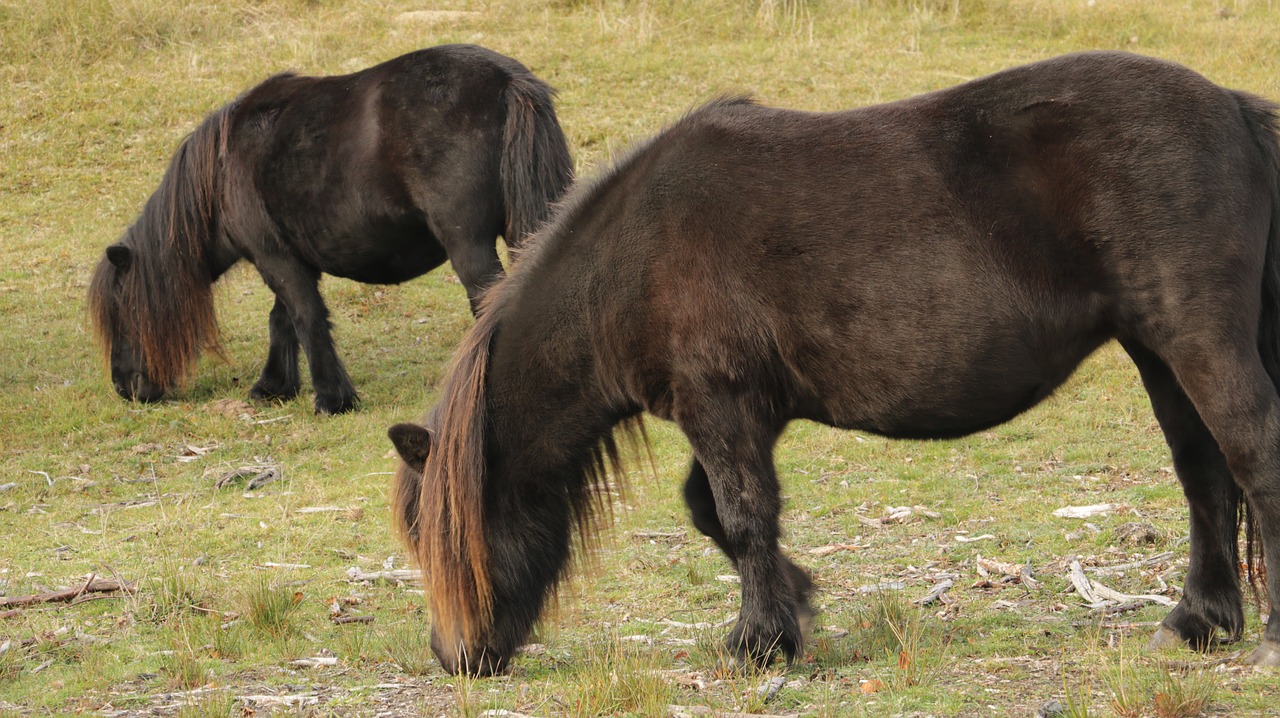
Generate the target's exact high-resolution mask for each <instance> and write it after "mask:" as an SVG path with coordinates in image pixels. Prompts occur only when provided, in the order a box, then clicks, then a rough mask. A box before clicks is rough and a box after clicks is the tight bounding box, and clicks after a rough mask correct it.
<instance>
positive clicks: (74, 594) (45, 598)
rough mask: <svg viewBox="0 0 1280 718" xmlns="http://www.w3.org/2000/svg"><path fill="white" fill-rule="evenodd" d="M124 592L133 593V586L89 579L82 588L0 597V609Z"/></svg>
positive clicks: (96, 578)
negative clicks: (88, 595)
mask: <svg viewBox="0 0 1280 718" xmlns="http://www.w3.org/2000/svg"><path fill="white" fill-rule="evenodd" d="M111 591H124V592H126V593H133V591H134V585H133V584H132V583H129V582H127V581H120V580H118V579H114V578H98V577H96V576H94V577H92V578H90V579H89V580H88V581H87V582H86V583H85V584H84V585H83V586H79V587H77V588H64V589H62V590H61V591H50V592H49V593H33V594H30V595H27V596H0V607H6V606H30V605H32V604H35V603H53V602H55V601H73V600H75V599H76V598H79V597H80V596H81V595H82V594H84V593H110V592H111Z"/></svg>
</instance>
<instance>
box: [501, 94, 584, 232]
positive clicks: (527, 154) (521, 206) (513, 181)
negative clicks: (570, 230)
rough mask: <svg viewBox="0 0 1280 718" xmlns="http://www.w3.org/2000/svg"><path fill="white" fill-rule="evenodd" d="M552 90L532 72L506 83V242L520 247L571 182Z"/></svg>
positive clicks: (569, 159) (570, 160) (570, 167)
mask: <svg viewBox="0 0 1280 718" xmlns="http://www.w3.org/2000/svg"><path fill="white" fill-rule="evenodd" d="M554 95H555V91H554V90H552V89H551V87H550V86H549V85H547V84H546V83H545V82H543V81H541V80H539V79H538V78H536V77H534V76H533V75H516V76H513V77H512V78H511V83H510V84H509V85H507V127H506V131H505V135H504V138H503V147H502V165H501V170H500V172H501V178H502V201H503V203H504V204H505V206H506V209H507V223H506V231H505V232H504V233H503V237H505V238H506V241H507V245H508V246H512V247H517V246H519V245H520V244H521V243H522V242H524V240H525V238H527V237H528V236H529V235H531V234H533V233H534V231H536V230H537V229H538V227H539V226H540V225H541V224H542V222H543V221H544V220H545V219H546V218H547V215H549V214H550V213H551V205H552V203H554V202H556V201H557V200H559V199H560V197H561V196H562V195H563V194H564V192H565V190H566V189H568V187H569V184H570V183H571V182H573V158H572V156H571V155H570V154H569V143H568V142H567V141H566V140H565V137H564V132H563V131H562V130H561V129H560V121H559V120H557V119H556V110H555V103H554V101H553V99H552V98H553V96H554Z"/></svg>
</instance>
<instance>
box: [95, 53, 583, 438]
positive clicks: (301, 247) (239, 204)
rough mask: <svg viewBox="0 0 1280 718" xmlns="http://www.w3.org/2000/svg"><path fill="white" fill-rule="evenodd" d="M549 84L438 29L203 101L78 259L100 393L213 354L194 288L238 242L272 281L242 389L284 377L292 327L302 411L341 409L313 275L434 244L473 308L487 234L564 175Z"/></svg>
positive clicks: (491, 241) (391, 271)
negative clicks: (104, 383)
mask: <svg viewBox="0 0 1280 718" xmlns="http://www.w3.org/2000/svg"><path fill="white" fill-rule="evenodd" d="M553 96H554V90H552V89H551V87H550V86H548V85H547V84H546V83H544V82H543V81H542V80H540V79H538V78H537V77H535V76H534V75H533V74H532V73H531V72H530V71H529V70H528V69H527V68H526V67H525V66H524V65H522V64H520V63H519V62H517V61H516V60H513V59H511V58H509V57H505V56H503V55H500V54H498V53H496V52H493V51H491V50H487V49H484V48H481V47H477V46H474V45H443V46H440V47H434V48H428V49H425V50H419V51H416V52H412V53H409V54H407V55H403V56H401V57H397V58H395V59H392V60H388V61H387V62H384V63H382V64H380V65H376V66H374V67H371V68H368V69H365V70H361V71H359V72H356V73H354V74H350V75H341V76H332V77H306V76H301V75H296V74H292V73H284V74H280V75H276V76H274V77H271V78H269V79H268V80H266V81H265V82H263V83H262V84H260V85H258V86H256V87H254V88H252V89H250V90H248V91H247V92H245V93H243V94H242V95H241V96H240V97H239V98H237V99H236V100H234V101H232V102H231V103H229V104H227V105H225V106H223V107H221V108H219V109H218V110H215V111H214V112H213V113H211V114H210V115H209V116H208V117H207V118H205V120H204V122H202V123H201V124H200V126H199V127H197V128H196V129H195V131H193V132H192V133H191V134H190V135H189V136H188V137H187V138H186V139H185V140H183V142H182V144H181V145H180V146H179V147H178V149H177V151H176V152H175V153H174V155H173V159H172V161H171V162H170V164H169V168H168V170H167V171H166V172H165V174H164V178H163V179H162V180H161V182H160V186H159V188H158V189H157V190H156V191H155V192H154V193H153V194H152V195H151V197H150V198H149V199H148V200H147V201H146V204H145V205H144V206H143V209H142V212H141V215H140V216H139V217H138V219H137V220H136V221H135V222H134V223H133V224H132V225H131V226H130V227H129V228H128V229H127V230H126V231H125V233H124V236H123V237H122V238H121V239H120V240H119V241H117V242H116V243H114V244H112V245H111V246H109V247H107V248H106V252H105V253H104V256H103V257H102V259H101V260H100V261H99V263H98V266H97V269H96V270H95V271H94V274H93V279H92V282H91V283H90V287H89V308H90V315H91V318H92V321H93V325H94V328H95V330H96V334H97V336H98V339H99V344H100V345H101V346H102V348H103V350H104V353H105V354H106V355H107V357H108V358H109V361H110V366H111V379H112V384H113V385H114V387H115V390H116V392H117V393H118V394H119V395H120V396H121V397H123V398H125V399H129V400H138V401H143V402H151V401H156V400H159V399H161V398H162V397H163V396H164V395H165V394H166V393H167V392H169V391H170V390H171V389H172V388H173V387H174V386H175V385H176V384H178V383H179V381H180V380H181V379H182V378H183V376H184V375H185V373H186V371H187V368H188V367H189V366H190V365H191V364H192V363H193V362H194V361H195V360H196V359H197V358H198V357H199V356H200V354H201V352H202V351H204V350H205V349H213V350H214V351H218V352H219V353H220V343H219V341H218V323H217V318H216V316H215V314H214V303H213V292H212V289H211V287H212V285H213V283H214V282H216V281H217V280H218V278H219V277H221V276H222V275H223V274H224V273H225V272H226V271H227V270H228V269H230V268H231V266H232V265H234V264H236V263H237V262H238V261H240V260H241V259H246V260H248V261H249V262H251V263H252V264H253V265H254V266H255V267H256V268H257V270H258V272H259V274H260V275H261V276H262V279H263V281H264V282H266V284H267V286H268V287H269V288H270V289H271V291H272V292H273V293H274V294H275V304H274V306H272V308H271V314H270V319H269V322H268V326H269V331H270V346H269V349H268V351H267V359H266V364H265V365H264V366H263V368H262V375H261V377H260V378H259V379H258V381H257V382H256V383H255V384H254V385H253V388H252V389H251V390H250V392H249V393H250V396H251V397H252V398H254V399H263V400H271V399H281V400H288V399H291V398H293V397H294V396H296V395H297V394H298V390H299V385H300V380H299V376H298V346H299V344H301V346H302V349H303V351H305V352H306V355H307V361H308V363H309V365H310V369H311V381H312V384H313V385H314V387H315V410H316V412H317V413H330V414H332V413H341V412H346V411H350V410H351V409H353V408H355V406H356V404H357V401H358V395H357V393H356V391H355V388H354V387H353V386H352V383H351V379H350V377H349V376H348V375H347V371H346V369H345V368H344V367H343V364H342V361H341V360H340V359H339V358H338V354H337V352H336V350H335V349H334V345H333V338H332V336H331V326H330V323H329V312H328V309H327V308H326V307H325V304H324V300H323V299H322V298H321V296H320V291H319V280H320V275H321V274H331V275H334V276H339V277H347V278H350V279H354V280H356V281H359V282H365V283H374V284H394V283H400V282H404V281H407V280H409V279H413V278H414V277H418V276H420V275H422V274H425V273H426V272H429V271H430V270H432V269H434V268H436V267H438V266H440V265H441V264H443V263H444V262H445V261H446V260H449V261H451V262H452V263H453V267H454V270H455V271H456V272H457V274H458V278H459V279H460V280H461V282H462V284H463V286H465V287H466V290H467V296H468V297H469V298H470V300H471V303H472V311H475V307H476V301H477V299H478V297H479V295H480V292H481V290H482V289H483V288H484V287H485V286H486V285H488V284H489V283H490V282H492V281H493V280H494V279H495V278H496V277H497V276H498V275H499V274H500V273H501V271H502V265H501V263H500V260H499V257H498V253H497V246H496V240H497V237H498V236H499V235H501V236H502V237H503V238H504V240H505V241H506V243H507V244H508V245H509V246H511V247H516V246H519V244H520V243H521V242H522V241H524V239H525V238H526V237H527V236H528V235H530V234H531V233H532V232H533V230H534V229H535V228H536V227H537V226H538V225H539V224H540V223H541V222H542V221H543V220H544V219H545V218H546V216H547V215H548V213H549V211H550V210H549V207H550V204H551V203H553V202H555V201H556V200H558V199H559V198H560V197H561V195H563V194H564V191H565V189H566V188H567V187H568V185H569V184H570V182H571V180H572V175H573V164H572V160H571V158H570V153H569V149H568V144H567V142H566V140H565V136H564V132H563V131H562V130H561V128H560V124H559V121H558V120H557V118H556V114H555V108H554V103H553Z"/></svg>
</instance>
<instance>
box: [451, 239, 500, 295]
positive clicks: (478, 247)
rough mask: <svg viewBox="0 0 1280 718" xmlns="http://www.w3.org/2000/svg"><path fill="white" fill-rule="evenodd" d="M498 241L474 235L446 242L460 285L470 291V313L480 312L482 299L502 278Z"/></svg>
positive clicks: (468, 292) (468, 293)
mask: <svg viewBox="0 0 1280 718" xmlns="http://www.w3.org/2000/svg"><path fill="white" fill-rule="evenodd" d="M497 241H498V238H497V237H496V236H494V235H492V234H490V235H487V236H486V235H485V233H483V232H480V233H477V234H474V235H465V236H462V235H460V236H459V237H458V238H456V239H452V238H450V239H446V241H445V242H444V245H445V249H446V251H447V252H448V253H449V262H450V263H451V264H452V265H453V271H455V272H457V273H458V281H460V282H462V286H464V287H466V289H467V299H468V300H470V302H471V313H472V314H475V313H476V312H477V311H478V310H479V309H480V297H481V295H482V294H484V290H485V289H486V288H488V286H489V285H490V284H493V282H494V280H495V279H496V278H497V277H498V275H500V274H502V262H501V261H499V260H498V245H497Z"/></svg>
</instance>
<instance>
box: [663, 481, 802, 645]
mask: <svg viewBox="0 0 1280 718" xmlns="http://www.w3.org/2000/svg"><path fill="white" fill-rule="evenodd" d="M684 501H685V504H686V505H688V507H689V513H690V515H691V516H692V518H693V525H694V527H696V528H697V529H698V530H699V531H701V532H702V533H703V534H704V535H705V536H707V538H710V539H711V540H712V541H713V542H715V544H716V546H718V547H719V548H720V550H721V551H722V552H724V555H725V556H727V557H728V558H729V561H730V562H732V563H733V566H734V568H735V569H736V568H737V567H738V557H737V555H736V554H734V552H733V549H732V547H730V546H729V539H728V538H727V537H726V536H725V533H724V527H723V526H722V525H721V524H720V516H719V515H718V514H717V513H716V499H715V495H714V494H713V493H712V491H711V481H710V480H709V479H708V478H707V470H706V469H705V468H703V466H702V464H701V463H699V462H698V461H697V460H696V459H695V460H694V462H693V466H691V467H690V468H689V478H687V479H686V480H685V482H684ZM778 562H779V563H780V564H781V565H782V571H783V574H784V575H785V576H786V577H787V582H788V583H789V584H790V585H791V591H792V593H793V594H794V595H795V602H796V620H797V621H798V622H799V624H800V634H801V636H802V637H807V636H808V635H809V631H810V629H811V627H812V626H813V619H814V616H816V615H817V613H816V612H815V611H814V609H813V608H812V607H811V606H810V605H809V595H810V594H811V593H813V579H812V578H811V577H810V575H809V572H808V571H806V570H805V569H803V568H801V567H800V566H798V565H796V564H795V562H793V561H791V559H789V558H787V555H786V554H784V553H783V552H782V551H781V550H779V551H778Z"/></svg>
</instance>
